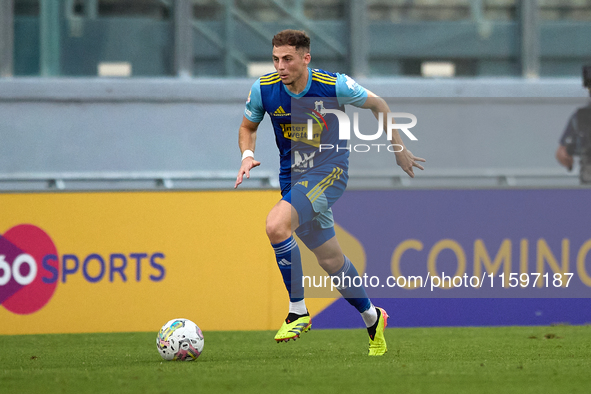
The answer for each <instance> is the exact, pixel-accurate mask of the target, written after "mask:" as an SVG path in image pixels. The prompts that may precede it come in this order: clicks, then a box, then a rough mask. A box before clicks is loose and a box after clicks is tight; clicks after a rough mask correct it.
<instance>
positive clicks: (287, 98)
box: [234, 30, 425, 356]
mask: <svg viewBox="0 0 591 394" xmlns="http://www.w3.org/2000/svg"><path fill="white" fill-rule="evenodd" d="M272 44H273V64H274V66H275V69H276V70H277V71H276V72H274V73H270V74H267V75H264V76H262V77H261V78H259V79H258V80H257V81H256V82H255V83H254V84H253V85H252V88H251V90H250V94H249V95H248V99H247V101H246V109H245V111H244V117H243V119H242V124H241V125H240V129H239V137H238V140H239V141H238V144H239V147H240V151H241V152H242V164H241V166H240V170H239V171H238V176H237V178H236V184H235V186H234V187H235V188H236V187H238V185H240V184H241V183H242V181H243V177H244V176H246V177H247V178H249V177H250V170H252V169H253V168H254V167H257V166H259V165H260V164H261V163H260V162H258V161H256V160H255V159H254V151H255V140H256V131H257V128H258V125H259V123H260V122H261V121H262V119H263V117H264V114H265V112H267V113H268V114H269V116H270V117H271V122H272V123H273V128H274V131H275V139H276V142H277V147H278V148H279V153H280V166H281V169H280V174H279V181H280V185H281V195H282V198H281V200H280V201H279V202H278V203H277V204H276V205H275V206H274V207H273V208H272V209H271V211H270V212H269V215H268V216H267V222H266V232H267V236H268V238H269V241H270V242H271V246H272V247H273V249H274V251H275V255H276V260H277V264H278V266H279V269H280V271H281V274H282V276H283V281H284V283H285V286H286V288H287V291H288V294H289V313H288V315H287V318H286V319H285V321H284V322H283V325H282V326H281V328H280V329H279V331H278V332H277V335H275V340H276V341H277V342H281V341H286V342H287V341H289V340H290V339H294V340H295V339H296V338H298V337H299V336H300V334H301V333H302V332H306V331H308V330H309V329H310V327H311V325H312V322H311V319H310V315H309V313H308V310H307V308H306V303H305V300H304V289H303V282H302V275H303V274H302V263H301V257H300V250H299V246H298V244H297V242H296V241H295V239H294V237H293V232H294V231H295V233H296V234H297V235H298V237H299V238H300V240H301V241H302V242H303V243H304V244H305V245H306V246H307V247H308V248H309V249H310V250H311V251H312V252H313V253H314V254H315V255H316V258H317V259H318V264H320V266H321V267H322V268H323V269H324V270H325V271H326V272H327V273H328V274H329V275H330V276H332V277H333V278H334V277H338V278H340V279H343V281H342V282H343V284H344V285H343V286H339V291H340V293H341V295H342V296H343V297H344V298H345V299H346V300H347V301H348V302H349V303H350V304H351V305H352V306H353V307H355V308H356V309H357V310H358V311H359V313H360V314H361V317H362V318H363V321H364V322H365V325H366V327H367V331H368V333H369V355H374V356H380V355H383V354H384V353H385V352H386V351H387V346H386V339H385V337H384V328H385V327H386V326H387V319H388V315H387V313H386V311H385V310H384V309H382V308H376V307H375V306H374V305H373V304H372V303H371V301H370V300H369V298H368V297H367V294H366V292H365V289H364V288H363V287H355V286H352V285H347V284H348V283H353V278H355V277H356V276H359V274H358V273H357V270H356V269H355V267H354V266H353V264H352V263H351V261H350V260H349V259H348V258H347V257H346V256H344V255H343V252H342V250H341V247H340V245H339V243H338V241H337V238H336V237H335V230H334V220H333V216H332V211H331V208H330V207H331V206H332V205H333V204H334V202H335V201H336V200H337V199H338V198H339V197H340V196H341V195H342V194H343V192H344V190H345V187H346V185H347V180H348V174H347V170H348V164H349V151H348V150H347V149H344V148H345V145H344V143H345V142H346V141H341V140H339V135H338V122H336V119H333V120H334V121H331V122H328V124H327V129H326V130H323V131H322V132H321V133H315V134H317V135H315V136H314V139H313V140H307V141H306V139H305V138H301V135H300V137H298V136H297V135H298V134H297V133H294V132H293V130H292V128H291V127H292V126H293V124H292V123H296V122H295V121H294V119H292V117H293V116H295V114H292V112H293V111H294V109H293V108H292V99H301V98H307V97H314V98H317V97H318V98H323V99H322V100H321V101H318V102H315V103H316V104H317V105H319V106H320V108H317V109H321V110H323V109H341V110H342V109H343V106H344V105H345V104H351V105H354V106H356V107H360V108H368V109H370V110H372V111H373V113H374V115H375V116H376V118H378V116H379V114H380V113H383V114H384V116H383V119H384V130H387V126H386V123H385V122H386V119H387V116H385V115H386V114H387V113H388V112H390V109H389V108H388V105H387V104H386V102H385V101H384V100H383V99H382V98H380V97H378V96H376V95H375V94H373V93H372V92H370V91H369V90H367V89H364V88H363V87H361V86H360V85H358V84H357V83H356V82H355V81H354V80H352V79H351V78H350V77H348V76H346V75H343V74H337V73H330V72H326V71H323V70H317V69H315V70H311V69H310V68H308V64H309V63H310V59H311V55H310V37H308V35H307V34H306V33H305V32H303V31H297V30H284V31H281V32H279V33H278V34H276V35H275V36H274V37H273V40H272ZM300 101H302V102H303V101H305V100H297V102H300ZM294 102H296V101H294ZM313 102H314V101H313ZM312 109H314V108H311V110H312ZM390 142H391V144H393V145H394V144H395V146H396V149H394V151H397V152H396V153H395V155H396V162H397V164H398V165H399V166H400V167H402V169H403V170H404V171H405V172H406V173H407V174H408V175H409V176H411V177H414V172H413V167H417V168H419V169H421V170H422V169H423V167H422V166H421V165H420V164H419V163H418V162H424V161H425V160H424V159H422V158H419V157H415V156H414V155H413V154H412V153H411V152H410V151H409V150H408V149H406V148H405V147H404V143H403V142H402V139H401V138H400V135H399V134H398V131H397V130H393V133H392V139H391V141H390ZM319 144H323V146H326V147H328V146H340V147H341V148H342V149H324V150H322V151H321V150H320V149H318V147H319ZM296 148H297V149H296ZM344 279H349V280H350V282H349V281H346V280H344Z"/></svg>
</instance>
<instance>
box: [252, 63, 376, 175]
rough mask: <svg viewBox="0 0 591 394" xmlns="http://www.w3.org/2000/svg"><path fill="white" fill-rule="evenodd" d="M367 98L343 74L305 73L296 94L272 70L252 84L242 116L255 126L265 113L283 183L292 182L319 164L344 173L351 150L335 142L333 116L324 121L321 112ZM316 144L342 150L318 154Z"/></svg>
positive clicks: (336, 128)
mask: <svg viewBox="0 0 591 394" xmlns="http://www.w3.org/2000/svg"><path fill="white" fill-rule="evenodd" d="M317 99H318V100H317ZM366 99H367V91H366V90H365V89H364V88H363V87H362V86H360V85H359V84H357V83H356V82H355V81H354V80H353V79H351V78H350V77H349V76H347V75H344V74H338V73H330V72H327V71H324V70H319V69H314V70H312V69H308V84H307V86H306V88H305V89H304V90H303V91H302V92H301V93H300V94H297V95H296V94H293V93H292V92H290V91H289V89H287V87H286V86H285V85H284V84H283V83H282V82H281V79H280V78H279V74H278V73H277V72H274V73H270V74H267V75H264V76H262V77H261V78H259V79H258V80H257V81H256V82H255V83H254V84H253V85H252V88H251V90H250V93H249V95H248V99H247V101H246V109H245V110H244V116H246V118H247V119H249V120H250V121H252V122H255V123H259V122H261V121H262V120H263V117H264V115H265V112H266V113H268V114H269V117H270V118H271V122H272V123H273V129H274V131H275V140H276V142H277V147H278V148H279V156H280V163H281V164H280V165H281V169H280V173H279V177H280V180H281V181H282V183H284V182H289V181H291V182H293V181H295V180H296V179H293V177H294V176H295V177H296V178H297V174H301V173H304V172H306V171H307V170H309V169H311V168H314V167H318V166H320V165H326V164H331V165H337V166H339V167H341V168H343V169H344V170H345V171H346V170H347V168H348V164H349V151H348V150H346V149H344V148H345V147H346V145H347V141H341V140H339V135H338V134H339V130H338V121H337V118H336V116H335V115H333V114H326V116H325V117H323V116H320V114H322V115H324V114H323V113H322V110H324V109H340V110H341V111H344V105H346V104H351V105H354V106H357V107H359V106H362V105H363V104H364V103H365V100H366ZM292 105H293V106H294V107H293V108H292ZM308 119H313V121H314V122H313V139H309V138H308V133H307V120H308ZM320 144H330V145H332V146H334V147H337V146H339V147H341V148H343V149H330V150H326V149H325V150H322V151H319V149H318V148H319V146H320Z"/></svg>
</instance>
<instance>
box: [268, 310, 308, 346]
mask: <svg viewBox="0 0 591 394" xmlns="http://www.w3.org/2000/svg"><path fill="white" fill-rule="evenodd" d="M311 327H312V320H311V319H310V315H306V316H301V317H299V318H297V319H295V320H293V321H290V320H289V317H288V318H287V319H285V321H284V322H283V325H282V326H281V328H280V329H279V331H277V334H276V335H275V341H277V343H279V342H287V341H289V340H290V339H293V340H294V341H295V340H296V339H297V338H299V337H300V334H301V333H303V332H307V331H308V330H310V328H311Z"/></svg>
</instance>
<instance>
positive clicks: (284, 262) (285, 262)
mask: <svg viewBox="0 0 591 394" xmlns="http://www.w3.org/2000/svg"><path fill="white" fill-rule="evenodd" d="M277 264H279V265H282V266H284V267H285V266H288V265H291V262H290V261H287V260H286V259H281V260H280V261H278V262H277Z"/></svg>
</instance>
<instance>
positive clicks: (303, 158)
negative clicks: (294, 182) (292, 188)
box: [291, 150, 317, 172]
mask: <svg viewBox="0 0 591 394" xmlns="http://www.w3.org/2000/svg"><path fill="white" fill-rule="evenodd" d="M316 152H317V151H314V152H310V153H306V152H300V151H297V150H296V151H294V152H293V160H292V163H293V164H292V165H291V169H292V171H293V172H304V171H302V170H306V169H308V168H312V167H314V156H315V155H316Z"/></svg>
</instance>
